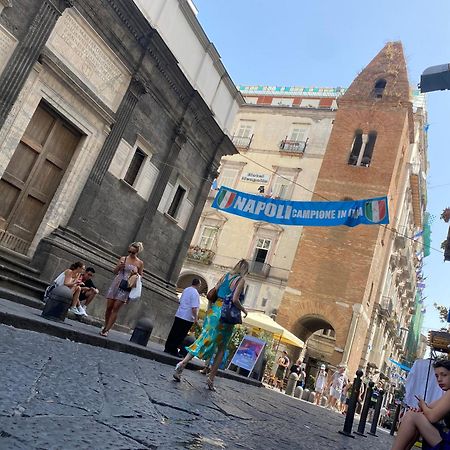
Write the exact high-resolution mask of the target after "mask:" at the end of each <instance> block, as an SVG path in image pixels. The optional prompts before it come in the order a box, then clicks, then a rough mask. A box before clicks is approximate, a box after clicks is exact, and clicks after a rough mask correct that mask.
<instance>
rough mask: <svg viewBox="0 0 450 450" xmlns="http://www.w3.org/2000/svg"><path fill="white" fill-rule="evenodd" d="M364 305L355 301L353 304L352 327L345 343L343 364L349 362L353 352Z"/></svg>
mask: <svg viewBox="0 0 450 450" xmlns="http://www.w3.org/2000/svg"><path fill="white" fill-rule="evenodd" d="M362 308H363V307H362V305H361V304H360V303H355V304H354V305H353V313H352V321H351V323H350V328H349V330H348V335H347V342H346V343H345V349H344V354H343V355H342V362H341V364H348V360H349V359H350V354H351V352H352V347H353V341H354V340H355V334H356V327H357V326H358V322H359V318H360V316H361V312H362Z"/></svg>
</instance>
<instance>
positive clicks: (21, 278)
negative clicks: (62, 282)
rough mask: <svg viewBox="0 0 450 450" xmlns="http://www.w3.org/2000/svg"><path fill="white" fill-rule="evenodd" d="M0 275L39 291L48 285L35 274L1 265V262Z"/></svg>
mask: <svg viewBox="0 0 450 450" xmlns="http://www.w3.org/2000/svg"><path fill="white" fill-rule="evenodd" d="M0 273H1V274H2V275H3V276H5V277H7V278H10V279H13V280H17V281H18V282H21V283H24V284H26V285H28V286H30V287H32V288H35V289H38V290H40V291H41V290H44V291H45V289H46V287H47V286H48V285H49V283H48V282H46V281H44V280H42V279H40V278H38V277H37V276H36V273H35V272H32V271H29V270H27V269H26V268H22V269H17V268H16V267H14V266H12V265H9V264H3V263H1V262H0Z"/></svg>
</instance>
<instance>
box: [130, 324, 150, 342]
mask: <svg viewBox="0 0 450 450" xmlns="http://www.w3.org/2000/svg"><path fill="white" fill-rule="evenodd" d="M152 331H153V324H152V322H151V320H150V319H145V318H144V319H139V320H138V322H137V324H136V326H135V327H134V330H133V334H132V335H131V338H130V342H134V343H135V344H139V345H143V346H144V347H145V346H146V345H147V343H148V340H149V339H150V335H151V334H152Z"/></svg>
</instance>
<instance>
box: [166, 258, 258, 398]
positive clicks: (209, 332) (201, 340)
mask: <svg viewBox="0 0 450 450" xmlns="http://www.w3.org/2000/svg"><path fill="white" fill-rule="evenodd" d="M248 270H249V265H248V262H247V261H246V260H245V259H241V260H240V261H239V262H238V263H237V264H236V265H235V266H234V268H233V270H231V272H228V273H226V274H225V275H224V276H223V277H222V278H221V279H220V280H219V281H218V283H217V284H216V286H215V288H216V291H217V300H216V301H215V302H214V303H210V304H209V305H208V312H207V317H206V320H205V325H204V326H203V329H202V332H201V334H200V336H199V337H198V338H197V339H196V341H195V342H194V343H193V344H192V345H191V346H190V347H187V348H186V350H187V351H188V354H187V355H186V357H185V358H184V359H183V360H182V361H180V362H179V363H178V364H177V365H176V367H175V372H174V374H173V377H174V379H175V380H176V381H180V380H181V374H182V372H183V370H184V368H185V367H186V365H187V364H188V362H189V361H190V360H191V359H192V358H193V357H194V356H196V357H197V358H200V359H203V360H205V361H209V360H210V359H211V358H212V357H214V363H213V365H212V367H211V371H210V373H209V375H208V377H207V379H206V383H207V386H208V388H209V389H210V390H213V391H215V390H216V389H215V386H214V379H215V377H216V374H217V370H218V368H219V365H220V364H221V363H222V359H223V356H224V353H225V348H226V346H227V344H228V341H229V340H230V338H231V335H232V333H233V329H234V324H230V323H224V322H223V321H222V320H221V315H222V309H223V306H224V300H226V299H227V298H230V297H231V301H232V303H233V305H234V306H235V307H236V308H237V309H238V310H239V311H241V312H243V313H244V315H245V316H247V311H246V309H245V308H244V306H243V305H242V304H241V302H240V300H239V297H240V295H241V292H242V291H243V288H244V284H245V281H244V280H245V276H246V275H247V273H248Z"/></svg>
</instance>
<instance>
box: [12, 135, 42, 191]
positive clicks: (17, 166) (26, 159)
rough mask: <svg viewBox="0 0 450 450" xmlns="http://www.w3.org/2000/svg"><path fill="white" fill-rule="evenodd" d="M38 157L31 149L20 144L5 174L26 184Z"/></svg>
mask: <svg viewBox="0 0 450 450" xmlns="http://www.w3.org/2000/svg"><path fill="white" fill-rule="evenodd" d="M38 157H39V154H38V153H36V152H35V151H34V150H33V149H32V148H30V147H28V146H27V145H25V144H24V143H23V142H20V143H19V145H18V146H17V148H16V151H15V152H14V154H13V156H12V158H11V160H10V161H9V164H8V166H7V167H6V170H5V174H6V175H9V176H11V177H13V178H14V179H16V180H17V182H21V183H26V181H27V179H28V177H29V176H30V175H31V172H32V170H33V167H34V165H35V164H36V161H37V159H38Z"/></svg>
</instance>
